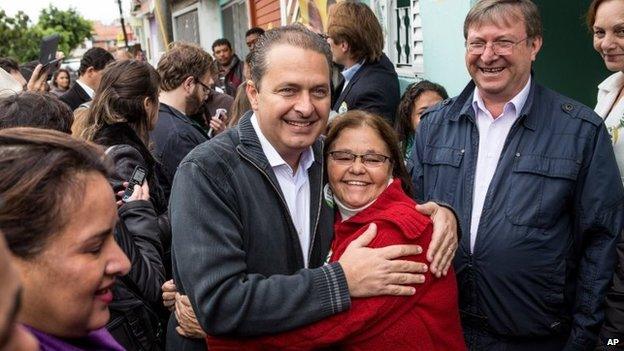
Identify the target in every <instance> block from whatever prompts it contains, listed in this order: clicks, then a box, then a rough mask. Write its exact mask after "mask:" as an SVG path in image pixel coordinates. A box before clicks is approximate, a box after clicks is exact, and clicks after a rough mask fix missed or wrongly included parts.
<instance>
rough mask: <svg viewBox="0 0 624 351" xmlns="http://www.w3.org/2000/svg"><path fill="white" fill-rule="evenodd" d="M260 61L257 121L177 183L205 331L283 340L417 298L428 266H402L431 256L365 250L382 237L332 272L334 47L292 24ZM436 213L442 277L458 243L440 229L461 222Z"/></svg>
mask: <svg viewBox="0 0 624 351" xmlns="http://www.w3.org/2000/svg"><path fill="white" fill-rule="evenodd" d="M253 55H254V56H253V57H252V81H253V83H250V84H249V85H248V87H247V93H248V96H249V97H250V101H251V104H252V108H253V111H254V113H253V114H251V113H249V114H247V115H245V116H244V117H243V118H242V119H241V121H240V123H239V125H238V127H237V128H234V129H230V130H227V131H226V132H224V133H222V134H220V135H218V136H217V137H215V138H214V139H213V140H211V141H210V142H208V143H204V144H202V145H200V146H199V147H197V148H196V149H195V150H193V151H192V152H191V153H190V154H189V155H188V156H187V157H186V158H185V160H184V161H183V162H182V163H181V164H180V166H179V168H178V172H177V174H176V176H175V180H174V184H173V190H172V195H171V202H170V211H171V222H172V231H173V264H174V278H175V281H176V285H177V287H178V289H179V290H180V292H181V293H185V294H188V297H189V299H190V302H191V305H192V306H193V309H194V311H195V312H196V314H197V317H198V320H199V323H200V324H201V326H202V329H203V330H205V331H206V332H207V333H208V334H211V335H228V336H233V337H236V336H256V335H262V334H268V333H275V332H282V331H286V330H290V329H293V328H296V327H299V326H302V325H306V324H310V323H313V322H315V321H318V320H321V319H323V318H325V317H328V316H331V315H333V314H336V313H340V312H342V311H345V310H347V309H348V308H349V307H350V304H351V300H350V298H351V297H363V296H374V295H382V294H386V295H411V294H413V293H414V288H413V287H411V286H408V285H409V284H414V283H419V282H422V276H420V275H419V274H416V273H420V272H423V271H424V270H423V269H426V267H422V265H420V264H417V263H413V262H409V261H402V260H393V259H395V258H398V257H402V256H406V255H413V254H418V253H419V252H420V251H421V249H420V248H419V247H417V246H392V247H386V248H381V249H369V248H366V247H365V246H366V244H367V243H368V241H370V240H371V239H372V237H373V236H374V229H373V230H369V232H368V233H367V234H365V235H363V237H362V238H361V239H362V240H358V241H355V242H354V243H353V244H352V245H351V246H350V247H349V248H348V249H347V250H346V252H345V253H344V254H343V256H342V257H341V259H340V261H339V262H335V263H331V264H327V265H323V263H324V262H325V260H326V257H327V254H328V251H329V248H330V244H331V240H332V231H333V229H332V228H333V211H332V210H331V209H330V208H329V207H328V206H327V205H326V204H325V201H324V200H323V193H322V188H323V154H322V147H323V145H322V140H321V139H319V138H318V137H319V135H320V134H321V132H322V131H323V130H324V129H325V125H326V122H327V118H328V115H329V108H330V85H329V72H330V64H331V54H330V52H329V49H328V47H327V45H326V43H325V42H324V41H323V40H322V38H321V37H320V36H318V35H316V34H314V33H312V32H310V31H308V30H306V29H304V28H303V27H300V26H286V27H281V28H279V29H275V30H271V31H268V32H267V33H266V34H265V35H264V36H263V37H262V38H261V39H260V40H259V42H258V43H257V45H256V48H255V51H254V54H253ZM293 67H296V69H293ZM428 206H431V207H432V208H434V209H435V212H436V214H437V216H438V217H437V219H436V222H437V223H439V224H442V226H438V234H435V235H436V237H437V238H436V239H434V241H436V242H437V243H436V244H434V247H435V248H437V249H438V250H435V249H434V250H433V251H435V252H437V254H436V255H434V252H433V251H432V252H429V253H428V256H429V257H430V258H433V257H434V256H435V257H437V260H436V261H434V263H433V265H432V268H431V269H432V271H434V272H435V271H437V273H441V272H443V271H445V268H446V265H447V263H445V262H448V260H449V259H450V258H451V257H452V254H453V252H454V248H455V246H456V240H457V238H456V233H455V230H449V231H444V230H439V229H440V227H444V226H445V225H446V223H451V226H454V225H455V223H454V220H455V219H454V216H453V214H452V212H451V211H449V210H448V209H444V208H442V207H438V206H437V205H435V204H429V205H428ZM367 240H368V241H367ZM436 264H437V266H436ZM434 267H437V269H434ZM170 330H171V329H170ZM170 346H171V347H175V346H174V345H170ZM176 346H177V345H176ZM177 349H180V347H177Z"/></svg>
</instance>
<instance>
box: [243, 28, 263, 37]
mask: <svg viewBox="0 0 624 351" xmlns="http://www.w3.org/2000/svg"><path fill="white" fill-rule="evenodd" d="M252 34H257V35H258V36H260V35H262V34H264V29H262V28H260V27H252V28H250V29H249V30H248V31H247V32H246V33H245V37H248V36H250V35H252Z"/></svg>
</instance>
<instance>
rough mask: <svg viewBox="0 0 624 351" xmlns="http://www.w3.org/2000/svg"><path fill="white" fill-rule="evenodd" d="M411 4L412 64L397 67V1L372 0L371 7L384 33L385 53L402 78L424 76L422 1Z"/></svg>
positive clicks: (402, 27)
mask: <svg viewBox="0 0 624 351" xmlns="http://www.w3.org/2000/svg"><path fill="white" fill-rule="evenodd" d="M409 4H410V11H409V16H410V27H411V28H409V38H408V41H409V44H410V47H409V48H410V63H409V64H407V65H406V64H401V65H397V57H396V56H397V55H396V40H397V29H396V27H397V23H396V22H397V18H396V8H397V0H371V7H372V9H373V11H374V12H375V13H376V15H377V17H378V19H379V22H380V24H381V27H382V29H383V32H384V38H385V40H384V52H385V53H386V54H387V55H388V58H390V61H392V63H394V65H395V68H396V71H397V73H398V74H399V75H401V76H417V77H418V76H422V75H424V62H423V61H424V55H423V29H422V19H421V15H420V0H409ZM400 30H401V35H402V36H403V35H404V30H405V28H404V24H401V29H400Z"/></svg>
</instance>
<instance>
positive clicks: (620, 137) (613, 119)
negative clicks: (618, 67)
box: [594, 72, 624, 184]
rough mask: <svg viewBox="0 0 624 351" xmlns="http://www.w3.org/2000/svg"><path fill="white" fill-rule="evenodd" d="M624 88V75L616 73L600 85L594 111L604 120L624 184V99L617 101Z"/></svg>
mask: <svg viewBox="0 0 624 351" xmlns="http://www.w3.org/2000/svg"><path fill="white" fill-rule="evenodd" d="M623 86H624V73H622V72H616V73H614V74H612V75H611V76H609V77H608V78H607V79H605V80H604V81H603V82H602V83H600V85H598V103H597V104H596V108H595V109H594V111H596V113H597V114H598V115H599V116H600V117H602V118H603V119H604V123H605V126H606V127H607V131H608V132H609V135H611V143H612V144H613V151H614V152H615V160H616V161H617V164H618V168H619V169H620V176H621V179H622V183H623V184H624V99H622V100H620V101H618V102H617V103H616V100H617V98H618V96H619V95H620V90H621V89H622V87H623Z"/></svg>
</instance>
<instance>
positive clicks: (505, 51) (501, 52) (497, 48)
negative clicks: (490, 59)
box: [465, 37, 529, 56]
mask: <svg viewBox="0 0 624 351" xmlns="http://www.w3.org/2000/svg"><path fill="white" fill-rule="evenodd" d="M527 39H529V37H526V38H524V39H522V40H519V41H511V40H498V41H495V42H491V43H484V42H482V41H476V42H473V43H466V44H465V45H466V50H468V53H469V54H471V55H482V54H483V52H485V48H487V47H488V45H491V46H492V51H494V54H495V55H498V56H507V55H511V54H512V53H513V48H514V47H515V46H516V45H518V44H520V43H522V42H523V41H525V40H527Z"/></svg>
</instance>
